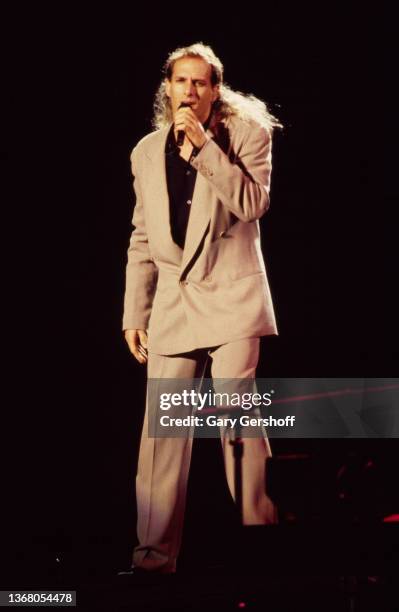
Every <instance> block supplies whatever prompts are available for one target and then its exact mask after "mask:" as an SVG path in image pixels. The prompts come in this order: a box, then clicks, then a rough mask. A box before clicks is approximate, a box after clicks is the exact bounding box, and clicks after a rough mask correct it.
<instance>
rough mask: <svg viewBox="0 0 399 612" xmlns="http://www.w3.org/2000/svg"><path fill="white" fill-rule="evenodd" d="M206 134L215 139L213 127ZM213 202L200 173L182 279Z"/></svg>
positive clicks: (195, 249) (199, 240)
mask: <svg viewBox="0 0 399 612" xmlns="http://www.w3.org/2000/svg"><path fill="white" fill-rule="evenodd" d="M206 133H207V134H208V135H209V136H210V137H211V138H213V139H214V138H215V135H214V133H213V131H212V129H211V127H209V128H208V129H207V131H206ZM211 202H212V190H211V187H210V185H209V182H208V180H207V179H206V178H205V177H204V176H203V175H202V174H201V173H200V172H197V178H196V181H195V187H194V193H193V199H192V204H191V211H190V216H189V219H188V225H187V232H186V240H185V243H184V251H183V259H182V263H181V268H180V276H181V277H182V276H183V275H184V272H185V270H186V268H187V266H188V265H189V264H190V262H191V260H192V258H193V257H194V255H195V254H196V251H197V249H198V247H199V245H200V242H201V240H202V238H203V236H204V234H205V232H206V231H207V228H208V225H209V222H210V219H211V212H212V204H211Z"/></svg>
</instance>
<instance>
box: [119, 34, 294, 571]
mask: <svg viewBox="0 0 399 612" xmlns="http://www.w3.org/2000/svg"><path fill="white" fill-rule="evenodd" d="M153 126H154V131H153V132H151V133H150V134H148V135H147V136H145V137H144V138H143V139H142V140H141V141H140V142H139V143H138V144H137V145H136V146H135V147H134V149H133V152H132V155H131V164H132V173H133V178H134V192H135V196H136V204H135V208H134V213H133V221H132V222H133V226H134V230H133V232H132V235H131V240H130V246H129V249H128V262H127V267H126V290H125V301H124V316H123V330H124V335H125V339H126V342H127V344H128V347H129V349H130V351H131V353H132V354H133V356H134V357H135V358H136V359H137V360H138V361H139V363H141V364H143V365H144V364H147V376H148V378H149V379H160V378H168V379H175V378H184V379H192V378H200V377H201V376H202V375H203V373H204V370H205V366H206V363H207V360H208V359H210V360H211V375H212V377H213V378H214V379H223V378H229V379H230V378H233V379H236V378H237V379H244V378H248V379H252V378H254V377H255V371H256V367H257V364H258V358H259V337H260V336H267V335H273V334H277V333H278V332H277V327H276V322H275V316H274V311H273V304H272V297H271V293H270V290H269V284H268V280H267V276H266V268H265V264H264V260H263V256H262V251H261V245H260V228H259V219H260V218H261V217H262V216H263V215H264V214H265V213H266V211H267V210H268V208H269V204H270V201H269V190H270V175H271V167H272V166H271V150H272V135H273V129H274V128H276V127H282V126H281V124H280V123H279V122H278V120H277V119H276V118H275V117H274V116H273V115H272V114H271V113H270V112H269V111H268V109H267V106H266V105H265V103H264V102H262V101H261V100H259V99H257V98H255V97H254V96H252V95H244V94H241V93H238V92H235V91H233V90H232V89H231V88H230V87H229V86H228V85H226V84H225V83H224V82H223V65H222V63H221V61H220V60H219V59H218V58H217V57H216V55H215V54H214V52H213V50H212V49H211V48H210V47H209V46H206V45H204V44H203V43H196V44H193V45H191V46H189V47H184V48H179V49H177V50H176V51H174V52H172V53H171V54H170V55H169V57H168V58H167V61H166V63H165V66H164V74H163V79H162V81H161V84H160V87H159V90H158V92H157V94H156V97H155V103H154V119H153ZM147 399H148V394H147ZM192 441H193V440H192V437H191V436H187V438H176V437H175V438H167V437H162V438H151V437H149V435H148V402H147V409H146V415H145V419H144V426H143V431H142V436H141V444H140V452H139V460H138V471H137V478H136V494H137V508H138V523H137V536H138V541H139V543H138V546H137V547H136V548H135V550H134V553H133V561H132V566H133V568H134V570H133V573H135V572H136V573H137V572H138V573H140V572H141V573H146V572H159V573H174V572H175V571H176V561H177V558H178V554H179V549H180V544H181V535H182V528H183V520H184V509H185V498H186V486H187V479H188V472H189V465H190V458H191V449H192ZM221 442H222V451H223V454H224V463H225V470H226V478H227V482H228V485H229V489H230V492H231V495H232V497H233V498H234V497H235V491H234V462H233V454H232V447H231V445H229V443H228V439H227V437H226V435H225V432H224V431H223V430H221ZM270 453H271V451H270V446H269V442H268V439H267V437H266V436H265V435H264V436H260V437H253V438H248V439H245V440H244V454H243V459H242V479H243V502H242V505H243V521H244V523H245V524H267V523H274V522H276V518H277V517H276V509H275V507H274V506H273V504H272V502H271V500H270V499H269V497H268V496H267V493H266V491H265V480H264V477H265V459H266V458H267V457H268V456H270Z"/></svg>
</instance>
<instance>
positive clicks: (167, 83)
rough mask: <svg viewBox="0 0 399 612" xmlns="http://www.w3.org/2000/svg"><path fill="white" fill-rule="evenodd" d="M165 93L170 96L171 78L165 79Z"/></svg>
mask: <svg viewBox="0 0 399 612" xmlns="http://www.w3.org/2000/svg"><path fill="white" fill-rule="evenodd" d="M165 93H166V95H167V96H168V98H170V81H169V79H165Z"/></svg>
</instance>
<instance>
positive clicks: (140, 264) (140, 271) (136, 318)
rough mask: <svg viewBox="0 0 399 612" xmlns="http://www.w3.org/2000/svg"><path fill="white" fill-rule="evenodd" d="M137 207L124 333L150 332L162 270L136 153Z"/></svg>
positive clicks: (134, 176) (131, 249) (127, 271)
mask: <svg viewBox="0 0 399 612" xmlns="http://www.w3.org/2000/svg"><path fill="white" fill-rule="evenodd" d="M130 159H131V163H132V173H133V187H134V192H135V195H136V205H135V207H134V211H133V219H132V224H133V226H134V228H135V229H134V230H133V232H132V235H131V238H130V244H129V248H128V252H127V266H126V288H125V298H124V311H123V322H122V327H123V329H124V330H125V329H147V327H148V321H149V318H150V315H151V308H152V302H153V299H154V295H155V290H156V285H157V279H158V269H157V267H156V265H155V263H154V261H153V259H152V257H151V254H150V249H149V246H148V238H147V232H146V227H145V218H144V209H143V200H142V196H141V193H140V185H139V181H138V177H137V164H136V149H133V152H132V155H131V158H130Z"/></svg>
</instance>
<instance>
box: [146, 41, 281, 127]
mask: <svg viewBox="0 0 399 612" xmlns="http://www.w3.org/2000/svg"><path fill="white" fill-rule="evenodd" d="M183 57H197V58H200V59H203V60H205V61H206V62H207V63H208V64H209V65H210V66H211V84H212V86H213V87H214V86H215V85H219V92H220V96H219V98H218V99H217V100H215V102H214V103H213V105H212V112H213V113H214V116H215V120H216V121H220V120H221V119H224V118H227V117H231V116H236V117H239V118H240V119H242V120H244V121H250V120H253V121H256V122H257V123H259V124H260V125H261V126H262V127H264V128H266V130H267V131H268V132H270V133H272V132H273V129H274V128H282V127H283V126H282V124H281V123H280V122H279V120H278V119H277V118H276V117H275V116H274V115H272V114H271V113H270V112H269V110H268V108H267V106H266V104H265V102H263V101H262V100H260V99H259V98H256V97H255V96H254V95H252V94H244V93H242V92H241V91H233V90H232V89H231V88H230V87H229V86H228V85H227V84H225V83H223V64H222V62H221V61H220V59H219V58H218V57H217V56H216V55H215V53H214V52H213V50H212V49H211V47H209V46H208V45H204V43H202V42H199V43H195V44H193V45H190V46H189V47H179V48H178V49H176V50H175V51H172V53H170V54H169V56H168V58H167V60H166V62H165V64H164V66H163V74H164V78H163V79H162V81H161V84H160V86H159V88H158V90H157V92H156V94H155V99H154V116H153V119H152V125H153V127H154V129H155V130H160V129H162V128H164V127H168V126H170V125H171V124H172V122H173V117H172V108H171V104H170V98H168V96H167V95H166V87H165V81H166V79H168V80H169V81H170V80H171V78H172V73H173V66H174V64H175V62H176V61H177V60H179V59H182V58H183Z"/></svg>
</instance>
